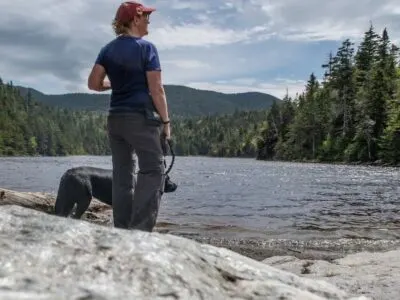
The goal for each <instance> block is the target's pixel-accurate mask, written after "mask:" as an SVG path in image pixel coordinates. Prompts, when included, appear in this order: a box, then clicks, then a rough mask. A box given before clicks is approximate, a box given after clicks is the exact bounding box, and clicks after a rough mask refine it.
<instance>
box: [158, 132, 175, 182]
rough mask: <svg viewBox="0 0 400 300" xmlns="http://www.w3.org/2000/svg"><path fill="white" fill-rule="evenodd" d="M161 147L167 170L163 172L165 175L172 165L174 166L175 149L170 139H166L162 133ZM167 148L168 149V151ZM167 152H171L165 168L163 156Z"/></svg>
mask: <svg viewBox="0 0 400 300" xmlns="http://www.w3.org/2000/svg"><path fill="white" fill-rule="evenodd" d="M161 147H162V150H163V155H164V167H165V168H166V169H167V171H166V172H165V175H168V173H169V172H171V169H172V167H173V166H174V163H175V151H174V148H173V145H172V140H171V139H166V138H165V136H164V134H163V135H162V137H161ZM168 150H169V151H168ZM168 152H169V153H171V157H172V160H171V163H170V165H169V167H168V168H167V163H166V161H165V156H167V155H168Z"/></svg>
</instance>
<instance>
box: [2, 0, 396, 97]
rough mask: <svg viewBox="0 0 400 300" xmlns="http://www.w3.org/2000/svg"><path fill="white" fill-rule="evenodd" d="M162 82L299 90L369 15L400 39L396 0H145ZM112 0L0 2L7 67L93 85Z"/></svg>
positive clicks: (48, 79)
mask: <svg viewBox="0 0 400 300" xmlns="http://www.w3.org/2000/svg"><path fill="white" fill-rule="evenodd" d="M143 3H144V4H145V5H149V6H154V7H156V8H157V11H156V12H155V13H153V14H152V16H151V24H150V27H149V28H150V34H149V36H147V37H146V39H148V40H150V41H152V42H154V44H155V45H156V46H157V48H158V50H159V54H160V59H161V63H162V67H163V81H164V83H165V84H179V85H186V86H190V87H195V88H200V89H209V90H216V91H222V92H227V93H234V92H245V91H260V92H265V93H269V94H272V95H275V96H278V97H282V96H283V95H284V94H285V92H286V88H287V89H288V90H289V93H290V94H291V95H294V94H295V93H296V92H300V91H301V90H302V89H303V87H304V84H305V82H306V80H307V79H308V77H309V75H310V73H311V72H314V73H315V74H316V75H317V76H318V77H319V76H320V75H321V74H322V69H321V67H320V66H321V64H322V63H324V62H325V60H326V59H327V57H328V54H329V51H336V50H337V48H338V47H339V46H340V43H341V42H342V41H343V40H344V39H345V38H350V39H352V40H353V41H354V42H356V43H358V42H359V40H358V39H359V38H360V37H362V35H363V33H364V32H365V31H366V30H367V29H368V27H369V24H370V21H372V22H373V25H374V27H375V29H376V31H378V32H379V33H381V31H382V30H383V28H384V27H385V26H386V27H387V28H388V30H389V36H390V38H391V39H392V40H393V41H395V42H396V43H397V42H400V2H399V1H397V0H396V1H394V0H380V1H376V0H375V1H369V0H358V1H354V0H336V1H330V2H326V1H317V0H303V1H294V0H246V1H245V0H228V1H217V0H214V1H211V0H203V1H197V0H190V1H189V0H169V1H165V0H148V1H145V2H143ZM119 4H120V1H114V0H69V1H54V0H37V1H26V0H13V1H2V2H0V55H1V60H0V76H1V77H2V78H3V80H5V81H9V80H12V81H13V82H14V83H15V84H19V85H24V86H30V87H33V88H36V89H38V90H40V91H42V92H45V93H54V94H58V93H66V92H88V90H87V87H86V79H87V75H88V73H89V71H90V68H91V67H92V64H93V62H94V60H95V58H96V55H97V53H98V51H99V50H100V47H102V46H103V45H104V44H106V43H107V42H108V41H109V40H111V39H112V38H114V36H113V32H112V30H111V26H110V24H111V20H112V18H113V16H114V13H115V11H116V9H117V7H118V5H119Z"/></svg>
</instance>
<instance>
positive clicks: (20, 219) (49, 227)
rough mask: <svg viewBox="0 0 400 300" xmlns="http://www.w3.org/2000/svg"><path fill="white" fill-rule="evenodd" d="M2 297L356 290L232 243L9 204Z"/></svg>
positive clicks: (3, 217)
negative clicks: (250, 254) (281, 266)
mask: <svg viewBox="0 0 400 300" xmlns="http://www.w3.org/2000/svg"><path fill="white" fill-rule="evenodd" d="M0 299H7V300H8V299H10V300H11V299H12V300H20V299H31V300H38V299H43V300H44V299H46V300H47V299H59V300H62V299H76V300H77V299H185V300H186V299H296V300H302V299H307V300H313V299H315V300H317V299H350V297H349V296H348V295H347V293H346V292H344V291H342V290H340V289H338V288H337V287H335V286H333V285H331V284H329V283H327V282H325V281H320V280H315V279H308V278H302V277H300V276H297V275H294V274H291V273H289V272H285V271H281V270H278V269H276V268H273V267H270V266H268V265H266V264H264V263H262V262H258V261H255V260H252V259H250V258H247V257H244V256H241V255H239V254H237V253H235V252H232V251H229V250H227V249H224V248H217V247H214V246H210V245H206V244H200V243H197V242H195V241H192V240H189V239H185V238H182V237H177V236H172V235H167V234H160V233H145V232H140V231H128V230H121V229H115V228H109V227H106V226H100V225H96V224H91V223H89V222H87V221H84V220H80V221H77V220H72V219H66V218H60V217H56V216H52V215H49V214H46V213H43V212H39V211H35V210H31V209H28V208H23V207H19V206H9V205H6V206H0ZM353 299H366V298H364V297H362V298H353Z"/></svg>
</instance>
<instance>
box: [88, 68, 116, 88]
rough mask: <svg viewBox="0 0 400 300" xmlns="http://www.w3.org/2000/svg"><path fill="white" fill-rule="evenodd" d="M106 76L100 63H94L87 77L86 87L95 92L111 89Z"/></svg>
mask: <svg viewBox="0 0 400 300" xmlns="http://www.w3.org/2000/svg"><path fill="white" fill-rule="evenodd" d="M105 77H106V70H105V69H104V67H103V66H102V65H99V64H95V65H94V66H93V68H92V71H91V72H90V75H89V78H88V88H89V89H90V90H93V91H97V92H104V91H107V90H109V89H111V84H110V82H109V81H108V80H104V78H105Z"/></svg>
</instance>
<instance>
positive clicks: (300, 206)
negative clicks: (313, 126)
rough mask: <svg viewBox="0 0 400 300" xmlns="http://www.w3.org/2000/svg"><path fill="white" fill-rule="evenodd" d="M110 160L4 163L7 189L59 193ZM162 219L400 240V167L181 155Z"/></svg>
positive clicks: (222, 229) (233, 231)
mask: <svg viewBox="0 0 400 300" xmlns="http://www.w3.org/2000/svg"><path fill="white" fill-rule="evenodd" d="M80 165H90V166H97V167H104V168H111V158H110V157H93V156H75V157H61V158H60V157H54V158H53V157H51V158H49V157H44V158H0V187H3V188H8V189H13V190H18V191H33V192H50V193H56V191H57V188H58V183H59V179H60V177H61V175H62V173H63V172H64V171H65V170H67V169H68V168H70V167H73V166H80ZM170 175H171V178H172V179H173V181H175V182H177V183H178V185H179V187H178V190H177V191H176V192H175V193H172V194H166V195H165V197H164V198H163V201H162V206H161V210H160V215H159V221H160V222H164V223H166V226H167V227H168V226H171V227H174V228H179V230H180V231H182V232H185V231H186V232H188V233H190V232H196V231H197V232H199V231H201V232H203V233H204V232H206V233H209V234H210V235H212V234H221V233H223V234H224V235H227V236H229V235H231V236H235V237H237V236H246V237H250V236H253V237H264V238H295V239H305V240H307V239H311V238H321V237H323V238H325V239H329V238H334V239H337V238H352V237H360V238H368V239H398V238H399V237H400V187H399V180H400V170H399V169H398V168H384V167H368V166H344V165H325V164H301V163H285V162H261V161H256V160H254V159H226V158H205V157H177V158H176V160H175V165H174V168H173V170H172V172H171V174H170Z"/></svg>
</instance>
